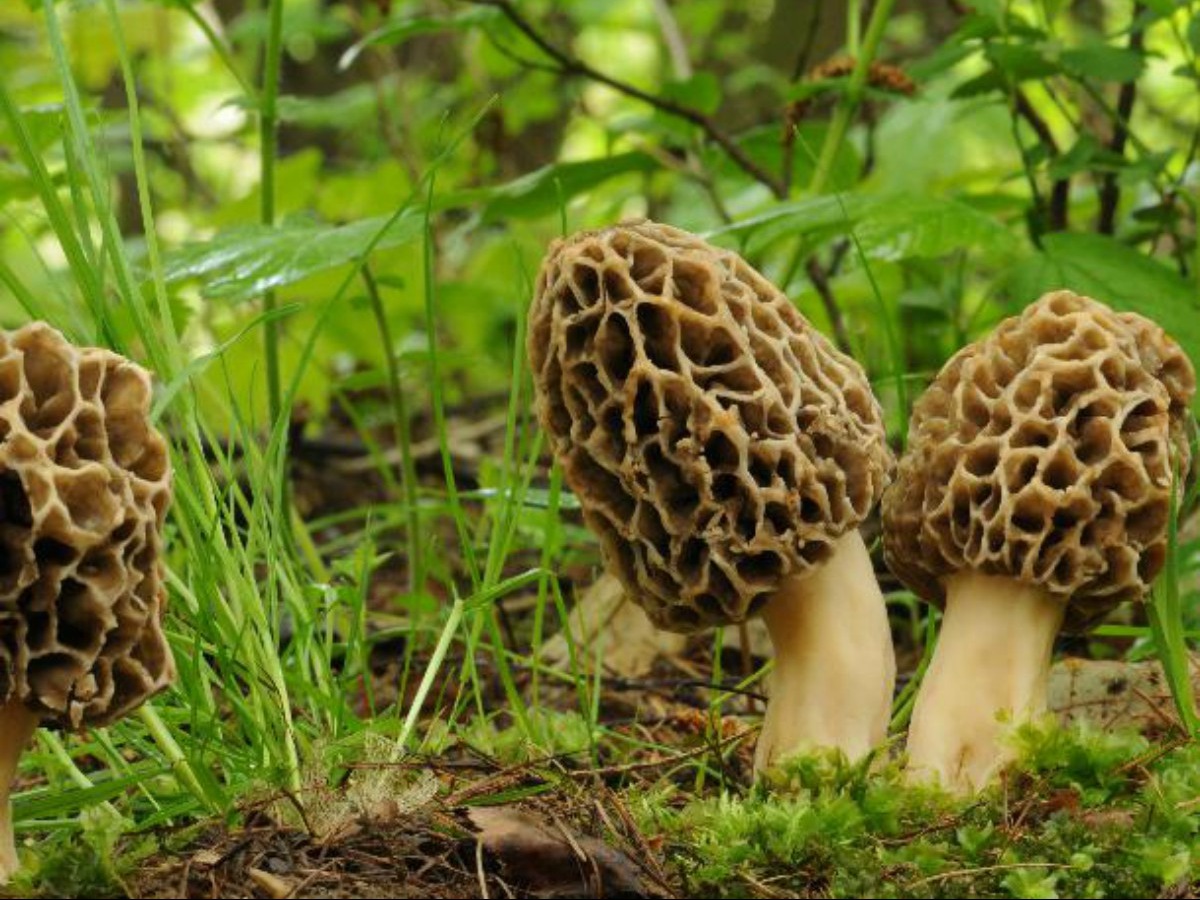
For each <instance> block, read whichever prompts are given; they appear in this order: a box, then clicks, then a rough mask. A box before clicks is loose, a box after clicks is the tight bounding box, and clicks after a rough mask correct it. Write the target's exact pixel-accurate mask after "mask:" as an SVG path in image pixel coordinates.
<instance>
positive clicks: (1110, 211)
mask: <svg viewBox="0 0 1200 900" xmlns="http://www.w3.org/2000/svg"><path fill="white" fill-rule="evenodd" d="M1145 8H1146V5H1145V4H1144V3H1134V4H1133V11H1132V12H1131V14H1130V15H1131V16H1132V24H1131V25H1130V28H1129V44H1128V47H1129V49H1130V50H1132V51H1134V52H1136V53H1140V52H1141V51H1142V47H1143V46H1144V45H1145V42H1146V33H1145V31H1144V30H1143V29H1142V28H1141V27H1139V25H1138V22H1139V20H1140V19H1141V17H1142V11H1143V10H1144V9H1145ZM1136 100H1137V80H1136V79H1133V80H1130V81H1127V82H1125V83H1124V84H1122V85H1121V92H1120V93H1119V94H1118V95H1117V117H1116V122H1115V123H1114V124H1113V134H1112V140H1110V141H1109V143H1108V149H1109V150H1111V151H1112V152H1113V153H1114V154H1116V155H1117V156H1118V157H1124V156H1125V144H1126V143H1127V142H1128V140H1129V117H1130V116H1131V115H1132V114H1133V104H1134V101H1136ZM1120 199H1121V188H1120V186H1119V185H1118V183H1117V173H1116V172H1108V173H1107V174H1105V176H1104V180H1103V181H1101V183H1100V213H1099V215H1098V216H1097V217H1096V230H1097V231H1098V232H1100V234H1112V233H1113V227H1114V225H1115V224H1116V217H1117V203H1118V202H1119V201H1120Z"/></svg>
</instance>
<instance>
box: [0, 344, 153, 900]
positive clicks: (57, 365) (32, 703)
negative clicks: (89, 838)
mask: <svg viewBox="0 0 1200 900" xmlns="http://www.w3.org/2000/svg"><path fill="white" fill-rule="evenodd" d="M149 410H150V376H149V374H148V373H147V372H146V371H145V370H144V369H142V368H141V367H139V366H137V365H135V364H134V363H131V362H130V361H129V360H127V359H124V358H122V357H120V356H118V355H117V354H115V353H112V352H110V351H108V350H101V349H96V348H86V349H80V348H76V347H74V346H72V345H71V344H69V343H67V341H66V340H65V339H64V338H63V336H62V335H61V334H59V333H58V332H57V331H55V330H54V329H52V328H50V327H49V326H47V325H43V324H32V325H27V326H25V327H24V328H21V329H20V330H19V331H16V332H12V333H3V332H0V882H2V881H4V880H7V877H8V876H9V875H10V874H11V873H12V872H13V871H14V870H15V869H16V867H17V856H16V848H15V846H14V842H13V831H12V820H11V812H10V809H9V802H8V795H9V791H10V789H11V786H12V780H13V777H14V776H15V774H16V767H17V762H18V759H19V757H20V755H21V753H22V751H23V750H24V749H25V745H26V744H27V743H28V742H29V740H30V738H31V737H32V735H33V732H34V730H35V729H36V728H37V727H38V725H47V726H52V727H61V728H68V729H74V728H79V727H82V726H85V725H103V724H106V723H109V722H112V721H113V720H115V719H118V718H120V717H121V716H123V715H125V714H126V713H127V712H129V711H130V710H132V709H133V708H134V707H136V706H138V705H139V704H140V703H141V702H142V701H144V700H145V699H146V698H147V697H150V696H151V695H153V694H155V693H157V692H158V691H160V690H162V689H163V688H165V687H166V686H167V685H168V684H169V683H170V681H171V679H172V677H173V675H174V664H173V662H172V659H171V652H170V650H169V648H168V646H167V642H166V640H165V638H164V636H163V632H162V612H163V605H164V599H165V595H164V589H163V574H162V569H161V562H160V556H161V549H162V539H161V536H160V532H161V528H162V524H163V518H164V516H165V515H166V511H167V506H168V504H169V503H170V498H171V473H170V466H169V461H168V458H167V448H166V444H165V443H164V441H163V438H162V437H161V435H159V434H158V432H157V431H155V430H154V428H152V427H151V425H150V423H149V420H148V415H149Z"/></svg>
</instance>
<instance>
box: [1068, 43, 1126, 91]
mask: <svg viewBox="0 0 1200 900" xmlns="http://www.w3.org/2000/svg"><path fill="white" fill-rule="evenodd" d="M1059 60H1060V62H1061V63H1062V66H1063V68H1064V69H1066V70H1067V71H1068V72H1070V73H1071V74H1072V75H1075V76H1077V77H1080V78H1094V79H1096V80H1097V81H1115V82H1120V83H1123V82H1126V81H1136V80H1137V79H1138V78H1139V77H1140V76H1141V74H1142V70H1143V69H1145V67H1146V59H1145V57H1144V56H1143V55H1142V54H1141V53H1139V52H1138V51H1136V50H1131V49H1130V48H1128V47H1110V46H1108V45H1107V44H1088V45H1087V46H1084V47H1076V48H1074V49H1071V50H1064V51H1063V52H1062V54H1061V55H1060V56H1059Z"/></svg>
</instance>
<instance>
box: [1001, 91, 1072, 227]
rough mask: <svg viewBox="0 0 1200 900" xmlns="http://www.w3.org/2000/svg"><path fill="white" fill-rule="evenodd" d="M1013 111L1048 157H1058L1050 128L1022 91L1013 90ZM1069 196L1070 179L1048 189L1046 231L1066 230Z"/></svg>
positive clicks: (1057, 181)
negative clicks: (1034, 136)
mask: <svg viewBox="0 0 1200 900" xmlns="http://www.w3.org/2000/svg"><path fill="white" fill-rule="evenodd" d="M1013 109H1014V111H1015V112H1016V114H1017V115H1018V116H1020V117H1021V118H1022V119H1024V120H1025V121H1026V122H1027V123H1028V124H1029V127H1030V128H1032V129H1033V133H1034V134H1036V135H1037V138H1038V140H1039V141H1041V143H1042V146H1044V147H1045V148H1046V150H1047V152H1048V153H1049V155H1050V156H1052V157H1054V156H1058V141H1056V140H1055V139H1054V132H1052V131H1051V130H1050V126H1049V125H1047V124H1046V120H1045V119H1043V118H1042V114H1041V113H1039V112H1038V111H1037V109H1035V108H1034V106H1033V104H1032V103H1031V102H1030V101H1029V98H1028V97H1027V96H1025V93H1024V91H1022V90H1021V89H1020V88H1013ZM1070 196H1071V180H1070V178H1067V177H1063V178H1059V179H1056V180H1055V182H1054V184H1053V185H1052V186H1051V188H1050V204H1049V206H1048V207H1047V210H1046V228H1047V230H1048V231H1064V230H1066V227H1067V208H1068V200H1070Z"/></svg>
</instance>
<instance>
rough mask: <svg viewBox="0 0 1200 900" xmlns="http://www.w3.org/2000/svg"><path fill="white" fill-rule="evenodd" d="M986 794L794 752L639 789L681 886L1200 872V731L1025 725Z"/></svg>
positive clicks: (1030, 891) (732, 892)
mask: <svg viewBox="0 0 1200 900" xmlns="http://www.w3.org/2000/svg"><path fill="white" fill-rule="evenodd" d="M1018 741H1019V744H1020V747H1021V751H1022V757H1021V762H1020V764H1019V765H1018V766H1016V767H1014V769H1013V770H1012V771H1010V772H1009V774H1008V776H1007V778H1006V779H1005V780H1004V782H1003V783H1002V784H1001V785H999V786H997V787H996V788H994V789H992V790H991V791H989V792H988V793H986V794H983V795H981V796H979V797H974V798H970V799H965V800H964V799H956V798H953V797H950V796H948V795H946V794H944V793H941V792H940V791H937V790H935V789H931V788H918V787H912V786H908V785H905V784H904V783H903V780H902V777H901V772H900V769H899V767H898V765H896V764H894V763H891V764H887V765H885V766H882V767H880V766H878V765H876V766H874V767H873V770H872V767H871V766H869V765H860V766H847V765H845V764H844V763H842V762H839V761H838V760H835V759H830V758H828V757H809V758H804V759H800V760H797V761H796V762H794V763H791V764H789V765H788V766H787V768H786V770H785V771H784V772H783V773H782V774H780V775H776V776H775V777H774V778H772V779H771V783H770V784H765V785H758V786H756V787H755V788H753V789H752V790H750V791H749V792H747V793H745V794H743V795H734V794H729V793H726V794H722V795H720V796H713V797H707V798H703V799H692V800H687V799H686V798H684V797H682V796H681V795H680V794H677V793H671V794H659V795H657V796H654V797H649V798H645V799H643V801H642V802H641V804H640V806H639V813H640V815H641V818H642V824H643V826H644V827H645V828H646V829H647V830H648V831H650V832H657V833H659V834H661V835H662V836H663V838H664V846H665V851H666V854H667V856H668V859H669V862H670V864H671V865H672V866H673V867H674V869H675V871H676V873H677V874H678V875H679V876H680V877H681V879H682V880H683V882H684V886H685V891H686V892H687V894H688V895H690V896H710V897H740V896H753V895H761V894H762V893H763V889H764V888H769V889H770V890H771V891H773V892H777V893H778V895H780V896H785V895H786V896H832V897H863V896H872V897H1131V896H1137V897H1155V896H1160V895H1166V894H1169V895H1171V896H1184V895H1185V892H1187V891H1189V890H1191V891H1194V890H1195V889H1196V887H1197V886H1200V882H1198V881H1197V879H1198V878H1200V875H1198V869H1200V799H1198V798H1200V744H1197V743H1195V742H1191V743H1186V744H1183V745H1180V746H1171V745H1167V746H1164V747H1157V748H1154V747H1151V746H1150V745H1149V744H1148V743H1147V741H1146V740H1145V739H1144V738H1142V737H1139V736H1137V735H1132V734H1112V733H1104V732H1098V731H1094V730H1089V729H1086V728H1075V729H1073V730H1070V731H1064V730H1061V729H1058V728H1054V727H1050V726H1044V725H1043V726H1038V727H1036V728H1034V727H1029V728H1026V729H1024V730H1023V731H1022V732H1021V733H1020V734H1019V736H1018Z"/></svg>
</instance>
